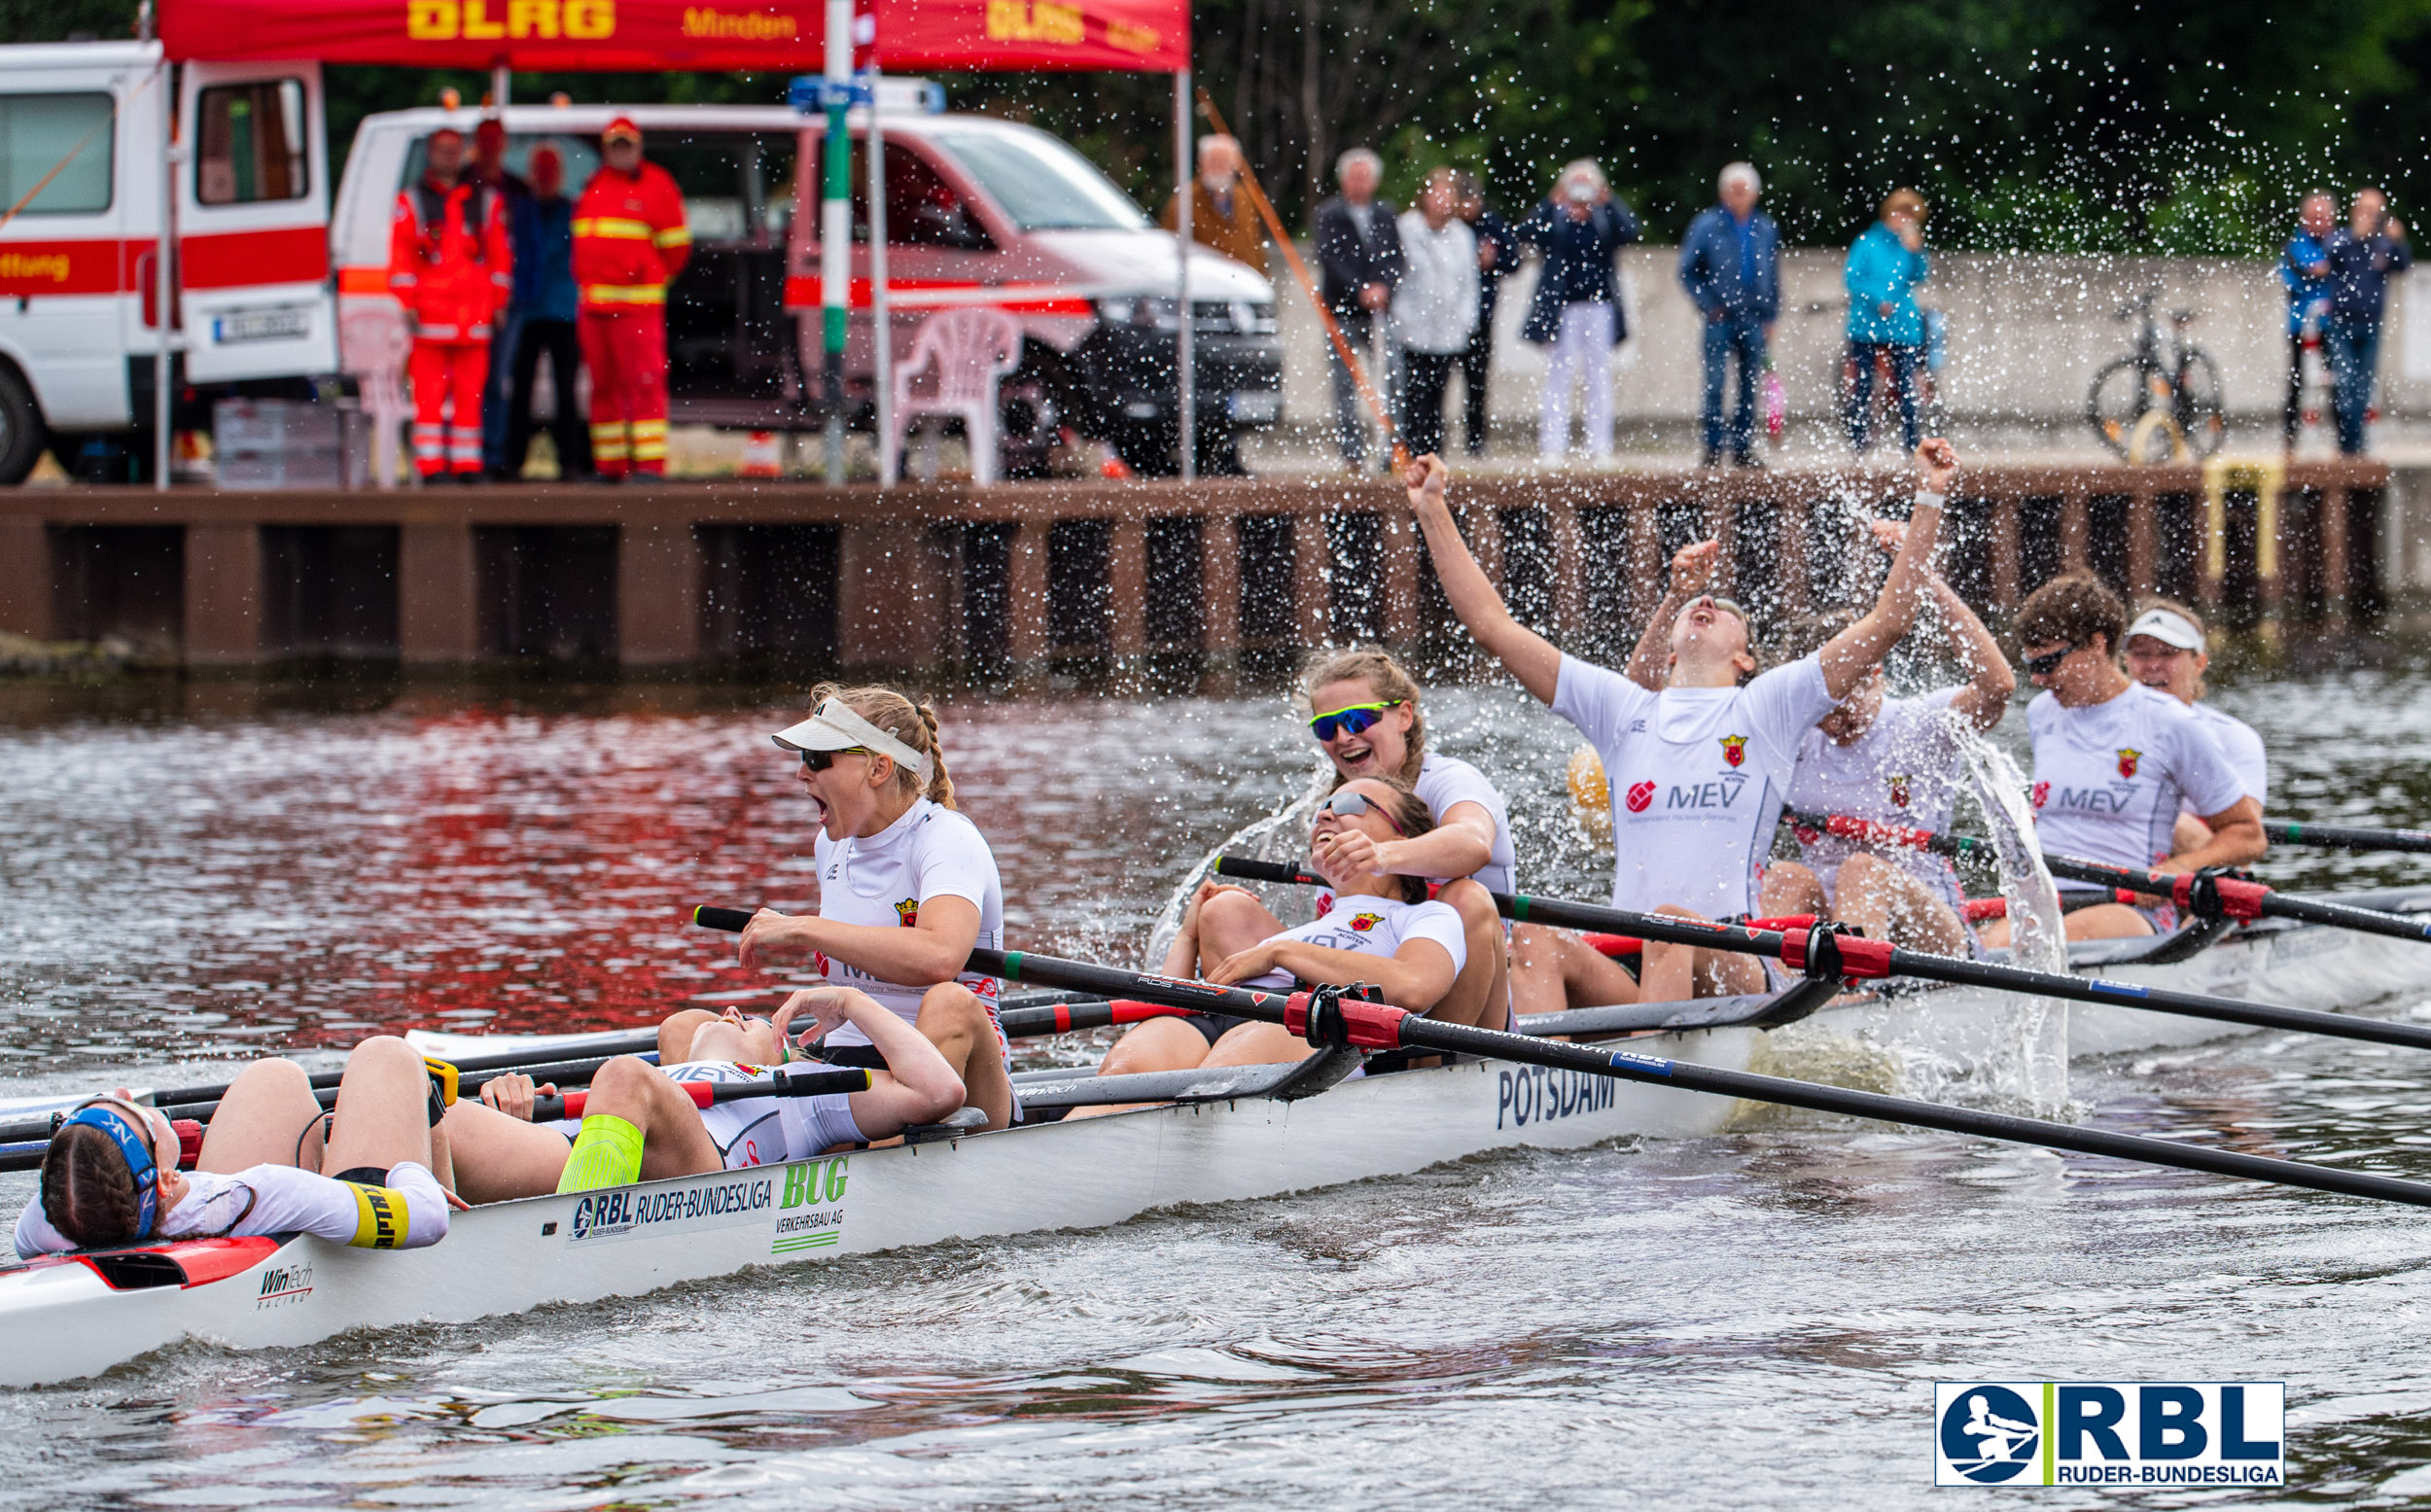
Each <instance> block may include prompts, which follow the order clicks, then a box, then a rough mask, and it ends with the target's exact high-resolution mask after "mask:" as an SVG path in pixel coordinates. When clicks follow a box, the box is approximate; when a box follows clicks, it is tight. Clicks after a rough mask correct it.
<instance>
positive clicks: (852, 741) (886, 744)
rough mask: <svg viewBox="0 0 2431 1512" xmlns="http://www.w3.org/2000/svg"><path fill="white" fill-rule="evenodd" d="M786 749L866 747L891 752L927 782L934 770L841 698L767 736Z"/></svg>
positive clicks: (922, 756)
mask: <svg viewBox="0 0 2431 1512" xmlns="http://www.w3.org/2000/svg"><path fill="white" fill-rule="evenodd" d="M768 738H769V739H770V740H773V741H775V742H776V743H777V746H778V747H779V749H781V750H786V751H855V750H859V751H870V752H875V753H876V754H877V755H879V756H892V757H894V759H895V763H896V764H897V765H898V766H905V767H909V768H910V769H911V770H913V771H915V772H918V773H919V774H920V780H921V781H922V782H924V783H925V782H927V781H928V780H929V777H930V774H932V773H934V771H935V770H936V763H935V762H934V761H933V760H931V759H929V757H928V756H926V755H925V754H924V753H921V752H918V751H914V750H913V749H912V748H911V747H909V746H907V745H905V744H904V743H903V742H901V741H899V740H898V739H896V738H895V737H894V736H892V735H890V734H888V733H887V732H886V731H884V730H882V729H880V728H878V726H876V725H875V724H872V723H870V722H869V721H867V720H865V719H863V718H862V717H861V715H860V714H859V713H858V712H857V711H855V710H854V709H853V708H852V707H850V706H849V705H847V704H846V703H845V702H844V700H843V699H841V698H830V699H828V700H827V701H826V702H825V703H822V704H821V705H820V706H819V707H818V708H816V709H813V710H811V711H810V718H809V719H807V720H804V721H802V722H801V723H799V724H796V725H793V727H791V728H789V729H781V730H779V731H777V732H776V733H775V734H773V735H771V736H769V737H768Z"/></svg>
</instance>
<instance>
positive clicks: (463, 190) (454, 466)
mask: <svg viewBox="0 0 2431 1512" xmlns="http://www.w3.org/2000/svg"><path fill="white" fill-rule="evenodd" d="M426 155H427V157H428V158H429V167H428V168H427V169H426V170H425V171H424V172H423V175H422V181H421V182H420V183H418V184H415V185H413V186H412V187H411V188H409V189H407V190H406V191H405V193H402V194H399V195H398V196H397V213H396V215H395V216H394V217H393V218H392V219H391V220H390V222H389V230H388V287H389V288H390V289H391V290H392V291H394V292H395V294H396V296H397V298H398V299H399V300H400V301H401V302H402V303H403V304H404V305H405V320H406V324H407V325H408V326H409V327H411V329H412V331H413V360H412V367H411V368H410V369H408V371H409V372H410V374H411V376H412V378H413V465H414V467H415V469H416V470H417V471H418V472H420V473H421V475H423V477H425V478H434V477H437V476H439V475H441V474H443V473H453V474H455V475H456V477H457V478H458V480H459V481H462V482H467V483H473V482H478V481H479V480H480V476H481V390H482V388H483V387H484V386H485V384H486V383H487V382H488V379H489V336H490V322H491V321H492V320H493V319H495V318H496V316H497V314H498V312H499V311H500V310H502V309H504V308H505V307H506V303H507V297H508V294H509V293H510V292H511V289H512V288H513V284H514V253H513V250H512V245H511V243H510V242H509V240H508V239H507V218H506V214H505V211H504V208H503V204H502V200H501V197H500V195H499V193H498V192H497V191H495V190H493V189H491V188H489V187H487V186H485V185H479V184H473V183H469V182H467V181H466V179H465V175H464V135H463V133H462V132H458V131H445V130H441V131H434V132H432V133H431V139H430V142H429V143H428V145H427V147H426ZM451 401H452V407H451Z"/></svg>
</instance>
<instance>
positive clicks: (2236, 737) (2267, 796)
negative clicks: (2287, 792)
mask: <svg viewBox="0 0 2431 1512" xmlns="http://www.w3.org/2000/svg"><path fill="white" fill-rule="evenodd" d="M2188 712H2189V713H2191V714H2193V715H2194V716H2195V722H2196V723H2198V724H2200V725H2202V727H2203V728H2204V729H2205V730H2207V731H2209V732H2210V735H2211V738H2212V741H2213V743H2214V744H2216V745H2218V746H2219V748H2220V754H2221V755H2222V756H2227V757H2228V758H2229V765H2230V766H2232V767H2234V768H2235V769H2236V771H2237V780H2238V781H2239V782H2241V783H2243V784H2244V785H2245V796H2247V797H2249V798H2251V799H2253V800H2254V801H2255V802H2256V803H2260V804H2268V803H2269V802H2270V801H2271V758H2270V757H2269V756H2266V755H2265V754H2264V752H2263V749H2262V736H2260V735H2259V734H2256V733H2255V731H2254V727H2253V726H2252V725H2250V724H2248V723H2246V722H2245V721H2243V720H2240V719H2238V718H2237V716H2235V715H2233V714H2222V713H2221V712H2220V711H2219V710H2217V709H2215V708H2213V707H2212V706H2211V705H2209V704H2196V705H2193V706H2192V707H2191V708H2190V709H2189V710H2188ZM2179 802H2180V804H2181V805H2182V806H2183V809H2184V812H2186V813H2189V814H2193V813H2195V804H2194V800H2192V799H2190V798H2184V797H2181V798H2180V799H2179ZM2212 812H2213V813H2215V814H2217V813H2219V812H2220V811H2219V810H2218V809H2213V810H2212ZM2196 817H2197V818H2199V819H2200V818H2202V816H2201V815H2200V814H2198V815H2196Z"/></svg>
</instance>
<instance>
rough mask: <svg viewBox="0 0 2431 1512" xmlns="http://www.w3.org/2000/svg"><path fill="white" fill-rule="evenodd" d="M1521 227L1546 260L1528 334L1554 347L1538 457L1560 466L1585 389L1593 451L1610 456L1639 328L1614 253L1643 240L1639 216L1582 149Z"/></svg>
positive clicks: (1518, 234)
mask: <svg viewBox="0 0 2431 1512" xmlns="http://www.w3.org/2000/svg"><path fill="white" fill-rule="evenodd" d="M1511 234H1512V235H1513V237H1515V238H1516V239H1518V240H1519V241H1521V242H1524V243H1526V244H1527V245H1529V246H1532V247H1534V248H1535V249H1536V251H1537V252H1538V253H1539V254H1540V255H1541V256H1542V257H1543V259H1544V261H1543V262H1542V263H1541V264H1538V265H1537V268H1536V292H1535V294H1534V295H1533V297H1532V298H1531V299H1529V301H1528V319H1527V321H1526V322H1525V323H1523V324H1522V325H1521V327H1520V338H1521V339H1522V340H1525V341H1533V342H1534V343H1535V344H1537V345H1538V346H1543V347H1547V348H1550V350H1548V351H1547V352H1546V353H1545V383H1544V389H1543V391H1542V393H1541V394H1540V395H1539V396H1538V399H1537V411H1536V459H1537V461H1539V462H1541V463H1542V464H1544V465H1545V466H1546V467H1553V466H1556V465H1558V464H1559V463H1560V462H1561V461H1562V459H1563V458H1564V457H1565V456H1566V455H1568V452H1569V449H1570V400H1571V398H1572V394H1573V391H1575V390H1578V389H1581V388H1583V389H1584V390H1585V391H1586V393H1585V400H1586V402H1585V403H1584V404H1582V405H1581V406H1580V408H1581V410H1582V411H1583V414H1584V419H1585V422H1586V431H1587V454H1588V456H1589V457H1590V458H1592V459H1594V460H1595V461H1598V462H1603V461H1606V460H1608V459H1609V458H1610V457H1611V455H1612V349H1613V348H1614V347H1616V346H1618V345H1620V344H1621V342H1623V341H1625V340H1627V339H1628V337H1629V321H1628V318H1627V316H1626V314H1625V313H1624V311H1623V310H1622V309H1621V287H1620V279H1619V276H1618V272H1617V269H1616V268H1615V265H1614V264H1613V259H1614V258H1615V257H1617V256H1618V255H1619V254H1620V250H1621V249H1622V248H1623V247H1626V246H1628V245H1629V244H1630V243H1631V242H1634V241H1636V240H1637V239H1638V217H1637V216H1635V215H1633V214H1631V213H1630V209H1629V206H1628V205H1627V204H1626V203H1624V202H1623V201H1621V200H1619V199H1617V198H1614V197H1613V194H1612V186H1611V185H1610V183H1608V182H1607V181H1606V180H1605V179H1604V176H1603V168H1601V167H1599V166H1597V164H1596V162H1595V160H1594V159H1593V158H1579V159H1577V160H1576V161H1574V162H1570V163H1567V164H1565V165H1564V166H1563V169H1562V173H1561V176H1560V177H1559V178H1557V179H1555V180H1554V181H1553V193H1552V194H1551V195H1549V196H1548V197H1547V198H1545V199H1544V200H1543V201H1542V202H1541V203H1539V204H1538V205H1537V206H1536V208H1535V209H1533V210H1532V211H1530V212H1529V214H1528V219H1526V220H1524V221H1522V222H1520V224H1519V225H1518V226H1517V227H1515V228H1513V229H1512V232H1511Z"/></svg>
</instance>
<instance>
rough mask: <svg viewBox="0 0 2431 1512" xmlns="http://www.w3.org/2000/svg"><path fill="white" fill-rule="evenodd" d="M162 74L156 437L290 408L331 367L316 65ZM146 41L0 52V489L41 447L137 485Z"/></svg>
mask: <svg viewBox="0 0 2431 1512" xmlns="http://www.w3.org/2000/svg"><path fill="white" fill-rule="evenodd" d="M174 73H175V77H174V86H173V87H174V88H175V90H176V96H177V98H176V109H177V112H178V122H179V127H178V137H179V140H180V142H181V143H184V144H186V148H187V151H186V153H185V156H184V160H183V161H181V162H180V163H178V164H177V166H176V170H175V174H174V191H175V194H176V208H175V211H174V217H175V220H174V224H175V226H176V228H177V257H176V259H175V262H174V264H173V269H172V270H173V272H174V274H175V296H174V301H173V310H172V316H173V318H172V326H171V341H172V346H173V348H174V350H173V353H172V358H171V362H172V368H171V382H172V384H173V390H172V393H173V396H174V397H175V398H176V399H177V401H178V404H177V410H176V414H175V417H174V419H173V422H172V423H173V424H176V425H179V426H187V425H199V424H206V423H207V419H206V418H205V417H206V416H207V415H208V412H209V402H210V401H211V400H212V399H213V398H215V397H218V396H219V395H222V394H226V393H231V392H248V393H256V394H272V393H296V394H299V395H300V394H302V393H304V392H306V391H308V387H309V381H308V380H310V379H312V378H314V377H319V376H326V375H329V374H332V373H334V372H335V369H336V367H337V348H336V328H335V305H334V301H333V299H332V297H331V290H330V279H329V246H328V241H327V237H326V235H325V231H324V228H325V226H326V225H327V221H328V212H327V206H328V203H329V161H328V155H327V150H326V147H325V145H324V144H325V139H326V137H327V131H326V129H325V128H324V126H323V123H322V104H321V68H320V65H319V64H318V63H311V62H263V63H188V64H185V65H182V66H181V67H179V68H177V69H176V70H175V71H174ZM170 88H172V84H171V78H170V71H169V70H167V69H165V68H164V67H163V66H162V63H161V56H160V48H159V44H157V43H147V42H88V43H59V44H40V45H28V46H15V47H0V211H5V209H6V208H7V207H8V206H12V205H18V203H19V201H20V200H21V201H23V203H22V206H21V208H19V209H18V211H17V213H16V215H15V216H14V217H12V218H10V219H9V220H8V222H7V224H6V225H0V484H12V483H16V482H18V481H21V480H22V479H23V478H24V476H25V475H26V474H27V473H28V472H30V471H32V469H33V466H34V464H35V462H36V461H37V460H38V459H39V458H40V456H41V453H42V450H43V448H44V447H45V446H46V445H48V446H50V447H51V448H52V450H53V452H55V453H57V454H58V456H59V460H60V462H61V464H62V465H64V466H66V467H67V468H68V469H69V471H71V472H74V473H79V474H82V475H87V476H91V477H94V478H96V479H104V480H106V479H111V478H117V479H121V480H123V479H124V478H126V477H127V476H129V475H130V473H142V472H145V471H147V470H148V469H149V467H150V463H151V447H150V444H149V440H148V436H149V428H150V427H151V424H152V419H153V401H154V386H153V363H154V354H155V352H156V350H157V348H158V345H159V327H158V325H157V324H156V320H155V312H154V308H153V306H154V300H155V298H156V291H157V289H158V264H156V263H155V262H154V253H155V249H156V247H157V246H158V245H159V237H160V210H161V199H162V185H161V173H162V171H163V158H164V155H163V150H162V149H163V141H164V133H163V130H162V126H163V111H164V109H165V100H164V96H165V94H166V93H167V91H168V90H169V89H170Z"/></svg>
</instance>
